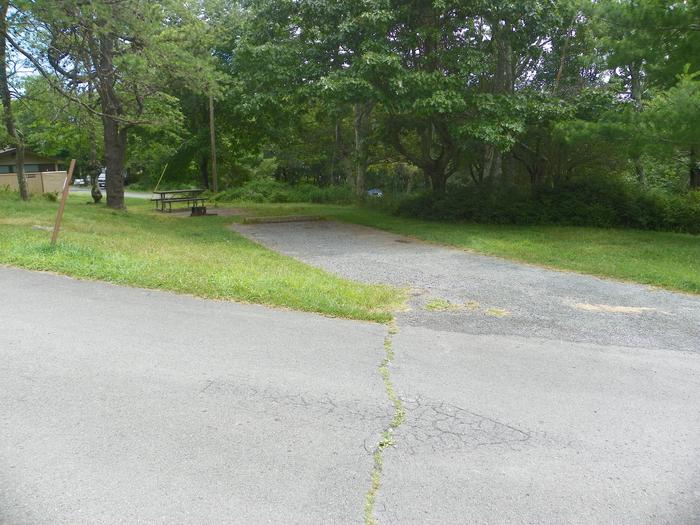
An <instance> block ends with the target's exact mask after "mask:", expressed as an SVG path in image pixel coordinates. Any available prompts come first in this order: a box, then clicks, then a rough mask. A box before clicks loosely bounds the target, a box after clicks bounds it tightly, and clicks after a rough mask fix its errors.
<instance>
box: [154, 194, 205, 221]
mask: <svg viewBox="0 0 700 525" xmlns="http://www.w3.org/2000/svg"><path fill="white" fill-rule="evenodd" d="M202 193H204V190H203V189H200V188H195V189H191V190H160V191H154V192H153V195H157V197H154V198H152V199H151V201H153V202H155V204H156V210H158V209H160V211H162V212H165V211H168V212H171V211H173V203H178V202H183V203H186V204H187V207H188V208H190V207H191V208H192V215H204V214H206V212H207V209H206V207H205V206H204V203H205V202H206V201H207V199H206V197H201V195H202ZM166 207H167V210H166Z"/></svg>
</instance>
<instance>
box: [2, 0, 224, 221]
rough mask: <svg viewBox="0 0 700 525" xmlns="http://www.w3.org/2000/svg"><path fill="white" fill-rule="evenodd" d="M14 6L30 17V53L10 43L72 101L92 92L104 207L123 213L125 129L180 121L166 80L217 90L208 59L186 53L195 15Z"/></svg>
mask: <svg viewBox="0 0 700 525" xmlns="http://www.w3.org/2000/svg"><path fill="white" fill-rule="evenodd" d="M18 9H21V10H23V12H25V13H27V15H26V16H30V17H32V19H33V24H32V31H31V33H30V34H27V35H25V41H27V42H30V43H31V44H32V49H29V50H28V49H25V48H24V47H22V43H20V42H17V41H15V42H13V45H15V46H16V47H17V48H18V49H20V50H21V51H22V52H23V53H24V54H25V56H27V57H28V58H30V60H31V61H32V63H33V64H34V66H35V67H36V68H37V69H39V70H40V71H41V72H42V73H43V74H44V76H45V77H46V78H47V79H49V80H50V81H52V82H53V85H54V87H56V88H57V89H60V90H61V91H62V92H63V93H64V94H66V96H68V97H70V98H71V99H72V100H74V101H75V102H78V103H79V102H80V98H79V95H80V93H81V92H84V91H85V90H86V89H87V88H88V86H92V87H94V89H95V92H96V94H97V98H98V99H99V108H98V109H95V108H88V109H90V110H91V111H93V112H94V113H95V114H97V115H99V117H100V119H101V120H102V133H103V142H104V156H105V166H106V171H107V180H106V186H107V205H108V206H109V207H112V208H123V207H124V169H125V162H126V151H127V136H128V133H129V131H130V130H132V129H133V128H135V127H138V126H147V125H153V124H154V123H159V124H160V123H163V122H164V121H168V120H171V119H172V118H173V117H175V118H178V117H177V115H179V109H178V105H177V101H176V100H175V99H174V98H172V97H170V96H169V95H168V94H167V93H166V89H167V85H168V84H169V83H171V82H186V83H188V84H189V85H190V86H191V87H192V88H193V89H196V88H199V89H204V88H205V86H210V87H211V86H213V85H215V79H214V77H213V75H212V72H211V64H210V60H209V59H208V57H207V56H194V55H193V54H192V53H191V52H190V50H191V49H193V48H196V46H193V45H192V42H193V40H196V39H198V38H205V36H206V31H205V29H204V28H203V27H202V26H203V24H202V23H201V20H199V19H198V18H197V12H196V11H193V10H192V9H190V6H189V5H185V4H183V3H181V2H177V1H175V0H171V1H169V0H166V1H162V2H157V3H152V2H149V1H146V0H117V1H113V0H93V1H91V2H83V1H82V0H66V1H63V2H57V3H53V2H40V1H38V0H18ZM56 79H60V85H58V84H59V83H58V82H57V81H56Z"/></svg>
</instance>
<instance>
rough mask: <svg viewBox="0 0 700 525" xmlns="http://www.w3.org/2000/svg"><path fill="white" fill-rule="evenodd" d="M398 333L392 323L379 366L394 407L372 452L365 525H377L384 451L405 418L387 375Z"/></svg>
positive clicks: (390, 443)
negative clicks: (375, 512) (377, 503)
mask: <svg viewBox="0 0 700 525" xmlns="http://www.w3.org/2000/svg"><path fill="white" fill-rule="evenodd" d="M397 332H398V328H397V327H396V324H395V323H394V322H393V321H392V322H391V323H390V325H389V331H388V333H387V335H386V337H385V338H384V359H382V362H381V364H380V365H379V373H380V375H381V376H382V381H384V387H385V389H386V393H387V396H388V397H389V400H390V401H391V404H392V405H393V406H394V415H393V417H392V418H391V421H390V422H389V426H388V427H387V428H386V429H385V430H384V432H382V437H381V439H380V440H379V443H377V447H376V448H375V450H374V454H373V458H374V466H373V468H372V474H371V476H370V482H371V483H370V488H369V490H368V491H367V494H366V495H365V525H377V520H376V518H375V517H374V504H375V502H376V500H377V494H378V492H379V488H380V487H381V484H382V471H383V469H384V450H385V449H386V448H388V447H390V446H392V445H393V444H394V431H395V430H396V429H397V428H399V427H400V426H401V424H402V423H403V422H404V419H405V418H406V410H405V409H404V406H403V403H402V402H401V398H399V396H398V394H397V393H396V390H395V389H394V385H393V383H392V382H391V375H390V373H389V365H390V364H391V362H392V361H393V360H394V348H393V338H394V335H396V333H397Z"/></svg>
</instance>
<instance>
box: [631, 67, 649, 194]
mask: <svg viewBox="0 0 700 525" xmlns="http://www.w3.org/2000/svg"><path fill="white" fill-rule="evenodd" d="M629 71H630V91H631V95H632V100H634V109H635V111H636V112H637V113H641V112H642V111H643V110H644V106H643V105H642V91H643V90H642V65H641V63H638V62H635V63H633V64H632V65H631V66H630V68H629ZM632 163H633V164H634V171H635V173H636V174H637V184H638V185H639V187H640V188H643V187H644V186H646V183H647V176H646V171H645V169H644V164H643V163H642V156H641V155H640V154H639V153H637V152H635V153H634V154H633V155H632Z"/></svg>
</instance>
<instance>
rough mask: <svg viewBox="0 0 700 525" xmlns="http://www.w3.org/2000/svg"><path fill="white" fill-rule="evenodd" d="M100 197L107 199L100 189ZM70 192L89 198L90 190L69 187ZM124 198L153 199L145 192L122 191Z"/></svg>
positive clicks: (150, 194) (104, 190)
mask: <svg viewBox="0 0 700 525" xmlns="http://www.w3.org/2000/svg"><path fill="white" fill-rule="evenodd" d="M101 191H102V195H103V196H104V197H105V198H106V197H107V190H106V189H105V188H102V189H101ZM70 192H71V193H73V194H77V195H80V194H83V193H84V194H85V195H86V196H87V197H88V198H91V197H90V188H89V187H85V186H71V188H70ZM124 197H126V198H129V199H150V198H151V197H153V194H152V193H148V192H145V191H129V190H126V191H124Z"/></svg>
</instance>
